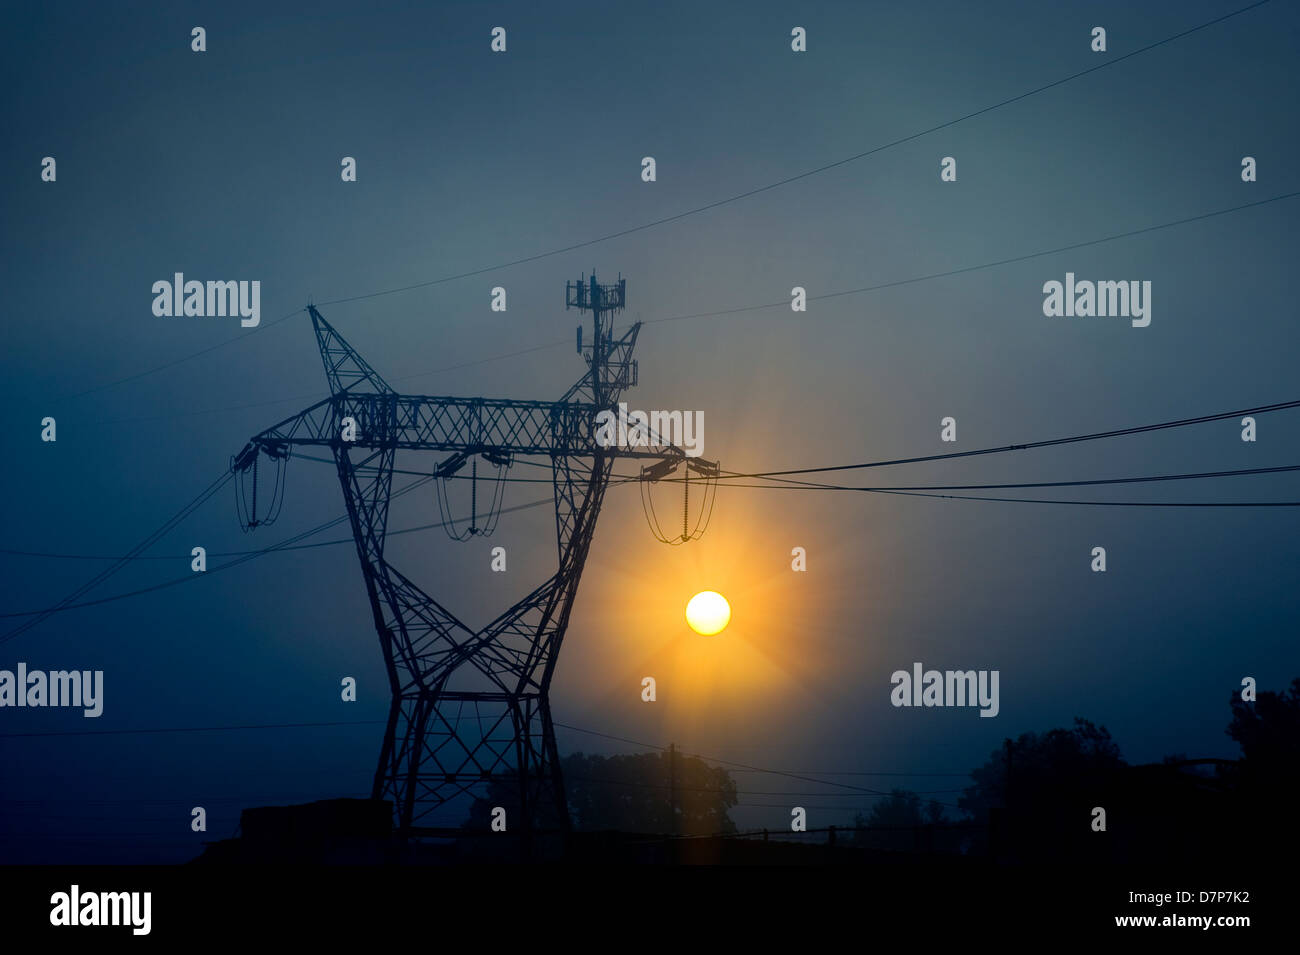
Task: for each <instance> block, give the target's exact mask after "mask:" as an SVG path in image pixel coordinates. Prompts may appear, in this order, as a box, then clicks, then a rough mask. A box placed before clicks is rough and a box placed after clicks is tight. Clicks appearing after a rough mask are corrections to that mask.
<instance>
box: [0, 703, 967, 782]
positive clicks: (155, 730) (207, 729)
mask: <svg viewBox="0 0 1300 955" xmlns="http://www.w3.org/2000/svg"><path fill="white" fill-rule="evenodd" d="M387 722H388V721H387V720H383V719H374V720H329V721H317V722H295V723H239V724H234V725H227V726H177V727H150V728H143V729H118V730H53V731H39V732H22V733H0V739H32V738H49V737H57V736H133V735H156V734H171V733H212V732H225V731H243V730H264V729H307V728H316V727H335V726H375V725H379V724H387ZM555 725H556V726H559V727H563V728H564V729H569V730H574V731H576V732H579V733H586V734H588V735H591V736H599V737H602V738H604V739H610V740H616V741H618V742H622V743H630V744H632V745H634V746H640V747H642V748H645V749H651V750H655V751H661V750H664V749H667V747H665V746H657V745H656V744H654V743H646V742H644V741H641V740H633V739H627V738H625V737H621V736H613V735H611V734H609V733H601V732H598V731H596V730H589V729H584V728H583V727H581V726H574V725H572V724H570V723H559V722H557V723H556V724H555ZM682 755H685V756H693V757H695V758H696V759H702V760H705V761H707V762H711V763H721V764H724V765H727V764H730V765H734V766H736V767H739V768H740V769H743V770H745V771H747V772H755V773H768V774H771V775H777V776H786V777H789V778H792V779H802V780H803V781H805V782H812V783H816V784H818V785H821V786H835V787H838V788H841V789H847V790H852V791H853V793H867V794H869V795H873V796H889V795H892V793H887V792H881V791H879V790H874V789H867V788H865V787H862V786H852V785H850V784H848V783H841V782H837V781H835V780H828V779H816V778H813V777H811V776H809V775H807V774H804V773H792V772H787V771H785V770H779V769H764V768H762V767H758V766H749V765H746V764H743V763H732V761H730V760H725V759H719V758H717V757H712V756H703V755H701V754H699V753H683V754H682ZM827 775H832V773H828V774H827ZM835 775H889V774H884V773H856V772H854V773H835ZM893 775H953V776H956V775H969V774H957V773H952V774H940V773H924V774H922V773H898V774H893ZM938 791H939V790H936V792H938ZM947 791H951V792H964V791H965V790H947ZM745 792H746V793H747V794H750V795H779V794H777V793H751V792H749V791H745ZM808 795H814V796H834V795H837V794H836V793H827V792H818V793H809V794H808Z"/></svg>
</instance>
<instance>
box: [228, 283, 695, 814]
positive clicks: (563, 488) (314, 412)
mask: <svg viewBox="0 0 1300 955" xmlns="http://www.w3.org/2000/svg"><path fill="white" fill-rule="evenodd" d="M626 296H627V283H626V281H625V280H623V279H621V278H620V279H619V281H618V282H617V283H616V284H612V285H600V284H598V283H597V281H596V276H595V275H594V274H593V275H592V276H591V278H590V280H589V281H588V280H583V281H579V282H570V283H568V284H567V288H566V307H576V308H578V309H582V310H584V311H589V312H591V316H592V326H593V331H594V335H593V337H592V340H591V342H590V343H589V344H588V345H586V346H584V345H583V342H582V331H583V329H582V327H581V326H579V328H578V338H577V341H578V351H579V353H580V354H582V355H583V357H584V358H585V359H586V361H587V364H588V370H587V372H586V373H585V374H584V375H583V376H582V378H581V379H579V380H578V381H577V382H576V383H575V384H574V385H573V387H571V388H570V389H569V390H568V391H567V392H566V393H565V394H564V396H563V397H562V398H561V399H560V400H559V401H550V402H547V401H511V400H502V399H492V398H446V397H427V396H422V395H401V394H398V393H397V392H395V391H394V390H393V389H392V388H390V387H389V386H388V384H387V383H386V382H385V381H384V380H383V379H382V378H381V377H380V376H379V375H378V374H377V373H376V372H375V370H374V369H373V368H371V367H370V365H369V364H367V362H366V361H365V359H364V358H362V357H361V356H360V355H359V354H358V353H357V351H356V350H355V349H354V348H352V346H351V345H349V344H348V343H347V342H346V341H345V340H344V339H343V336H341V335H340V334H339V333H338V332H337V331H335V330H334V328H333V327H331V326H330V324H329V323H328V322H326V321H325V319H324V318H323V317H322V316H321V314H320V312H319V311H318V310H317V309H316V308H315V306H308V312H309V313H310V315H311V320H312V326H313V328H314V329H315V332H316V342H317V344H318V346H319V347H320V353H321V359H322V361H323V362H324V365H325V376H326V378H327V379H328V381H329V388H330V397H328V398H326V399H325V400H323V401H321V402H318V403H317V404H315V405H312V406H311V407H310V408H307V409H306V410H305V411H303V412H301V413H300V414H297V415H294V416H293V417H291V418H287V419H285V420H284V421H281V422H280V423H279V424H277V425H275V426H274V427H271V428H268V429H267V430H265V431H263V432H262V433H261V434H258V435H256V436H255V437H253V438H252V439H250V441H249V442H248V444H247V445H246V446H245V447H244V449H243V450H242V451H241V452H240V454H239V455H237V456H236V457H235V459H234V461H233V463H232V468H233V469H235V470H237V471H240V472H246V471H248V470H249V469H251V468H253V467H254V466H255V464H256V462H257V460H258V458H259V456H263V455H264V456H266V457H269V458H272V459H274V460H275V461H277V462H281V461H283V460H284V459H285V458H286V456H287V455H289V454H291V453H292V452H293V450H294V449H295V448H300V447H316V448H328V449H329V450H330V451H331V452H332V453H333V457H334V462H335V464H336V467H337V470H338V478H339V482H340V484H341V485H342V487H343V497H344V500H345V501H346V503H347V512H348V518H349V520H350V522H351V526H352V533H353V536H354V538H355V540H356V547H357V555H358V557H359V558H360V560H361V570H362V574H363V575H364V577H365V583H366V593H367V595H368V596H369V599H370V608H371V613H372V615H373V617H374V624H375V629H376V630H377V631H378V634H379V643H380V646H381V648H382V650H383V653H384V661H385V663H386V665H387V670H388V679H389V684H390V686H391V689H392V695H393V696H392V705H391V707H390V709H389V714H388V726H387V729H386V731H385V733H384V742H383V747H382V749H381V751H380V756H379V765H378V768H377V769H376V770H375V777H374V786H373V792H372V794H373V796H374V797H375V798H381V799H391V800H392V801H393V804H394V807H395V808H394V813H395V816H396V818H395V824H396V826H397V828H398V830H399V832H401V833H402V834H404V835H406V836H418V835H421V834H432V833H434V832H435V831H437V830H435V829H434V828H433V827H429V826H424V825H422V820H424V819H425V817H427V816H428V815H429V814H430V813H431V812H433V811H434V810H435V809H437V808H438V807H440V806H442V805H445V804H446V803H447V802H448V801H450V800H452V799H456V798H457V797H460V796H462V795H463V794H471V795H479V794H483V793H485V792H486V791H487V789H488V787H489V786H490V785H492V784H494V783H495V784H498V785H500V786H504V787H506V789H507V791H509V792H510V793H511V794H512V802H513V809H514V811H516V812H518V813H519V814H520V816H522V819H519V818H518V817H514V816H511V817H510V820H509V822H508V825H509V828H510V829H512V830H514V829H517V828H523V829H524V830H525V832H528V831H532V830H535V829H543V828H546V829H557V828H567V827H568V824H569V815H568V812H567V809H566V805H565V795H564V786H563V784H562V781H561V778H560V768H559V757H558V753H557V751H556V745H555V730H554V726H553V724H552V722H551V711H550V704H549V701H548V697H547V693H548V689H549V687H550V684H551V677H552V676H553V675H554V672H555V663H556V657H557V655H558V654H559V650H560V644H561V642H562V641H563V639H564V632H565V629H566V627H567V626H568V622H569V613H570V611H571V610H572V608H573V600H574V596H575V594H576V593H577V589H578V581H579V578H580V577H581V576H582V568H583V564H584V563H585V561H586V559H587V553H588V550H589V549H590V547H591V538H592V534H593V532H594V531H595V528H596V518H597V516H598V515H599V513H600V506H601V502H602V500H603V499H604V496H605V490H606V488H607V486H608V483H609V477H610V471H611V467H612V464H613V461H614V460H615V459H616V458H618V457H632V458H648V459H658V460H659V461H671V462H680V461H682V460H684V456H685V452H684V451H682V449H680V448H678V447H676V446H674V445H671V444H666V443H664V442H663V441H662V439H661V438H659V437H658V436H654V437H653V438H652V441H653V442H654V443H652V444H651V445H648V446H646V447H644V448H642V449H640V450H636V449H627V448H617V447H606V446H602V445H601V444H600V443H598V441H597V440H596V425H595V418H596V415H597V414H598V413H599V412H600V411H602V410H612V411H615V413H617V405H618V402H619V398H620V396H621V395H622V393H623V391H624V390H625V389H627V388H630V387H632V386H633V385H635V384H636V376H637V366H636V363H635V362H634V361H633V360H632V350H633V348H634V346H635V345H636V339H637V333H638V332H639V331H640V327H641V325H640V322H637V323H635V324H634V325H632V326H631V327H630V328H629V329H628V330H627V331H626V332H624V333H623V335H622V336H621V337H617V338H616V337H615V336H614V331H613V316H614V314H615V313H616V312H618V311H620V310H621V309H622V308H623V307H624V305H625V304H626ZM349 428H351V430H349ZM346 436H354V439H353V440H347V439H346ZM416 452H442V453H444V454H445V453H447V452H450V453H451V455H452V456H451V457H450V458H447V459H446V460H444V461H442V462H441V463H440V464H438V465H437V466H436V467H434V468H426V469H425V470H424V472H423V473H427V474H430V475H435V476H445V475H447V474H448V473H449V472H450V471H453V470H455V469H459V468H460V467H461V466H463V465H464V463H465V461H466V459H470V458H475V459H476V458H477V457H483V458H484V459H485V460H487V461H488V462H489V463H491V464H493V465H494V466H497V467H503V466H504V467H508V466H509V465H510V463H512V462H513V461H514V460H515V458H517V457H525V458H526V457H530V456H535V457H538V458H547V459H549V460H550V466H551V473H552V477H553V482H552V483H553V486H554V492H555V531H556V544H557V548H558V557H559V560H558V566H557V569H556V571H555V573H554V574H552V575H551V577H550V578H548V579H547V580H546V581H545V582H544V583H542V584H541V586H539V587H537V589H535V590H534V591H532V593H530V594H528V596H526V597H524V598H523V599H522V600H520V601H519V602H518V603H516V604H515V605H514V606H513V607H511V608H510V609H508V610H506V611H505V612H504V613H502V614H501V615H500V616H498V617H497V618H496V619H495V620H493V621H492V622H491V623H489V624H487V626H485V627H483V628H482V629H481V630H474V629H472V628H470V627H469V626H467V625H466V624H465V623H464V622H462V621H461V620H460V619H458V618H457V617H456V616H455V615H454V614H453V613H452V612H451V611H450V610H448V609H447V608H446V607H444V606H443V605H442V604H441V603H439V602H438V601H437V600H435V599H434V598H433V597H431V596H430V595H429V594H427V593H425V592H424V591H423V590H421V589H420V588H419V587H418V586H416V584H414V583H413V582H412V581H411V580H410V579H409V578H407V577H406V576H405V575H404V574H402V573H401V572H400V571H399V570H398V569H397V568H396V567H394V566H393V565H392V564H391V563H389V561H388V560H387V559H386V557H385V554H384V545H385V537H386V534H387V523H388V509H389V496H390V493H391V489H392V477H393V472H394V463H395V460H396V459H397V457H398V455H399V454H401V455H403V457H404V459H405V456H406V455H408V453H416ZM403 463H405V460H404V462H403ZM470 527H471V530H475V531H476V530H477V528H475V527H474V517H473V516H471V521H470ZM520 823H522V825H520Z"/></svg>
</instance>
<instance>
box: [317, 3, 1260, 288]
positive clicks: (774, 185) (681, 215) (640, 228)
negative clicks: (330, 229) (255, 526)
mask: <svg viewBox="0 0 1300 955" xmlns="http://www.w3.org/2000/svg"><path fill="white" fill-rule="evenodd" d="M1269 2H1270V0H1258V2H1257V3H1252V4H1250V5H1248V6H1245V7H1241V8H1240V9H1238V10H1234V11H1232V12H1231V13H1226V14H1224V15H1223V16H1220V17H1215V18H1214V19H1213V20H1207V21H1206V22H1204V23H1201V24H1198V25H1197V26H1194V27H1192V28H1190V29H1187V30H1183V31H1182V32H1181V33H1175V34H1174V35H1173V36H1168V37H1165V38H1164V39H1162V40H1157V41H1155V42H1154V43H1148V44H1147V45H1146V46H1143V47H1139V48H1138V49H1136V50H1133V51H1132V52H1130V53H1125V54H1123V55H1122V56H1117V57H1113V58H1109V57H1108V58H1107V59H1106V60H1105V61H1104V62H1102V63H1099V64H1097V65H1096V66H1091V67H1088V68H1087V69H1086V70H1080V71H1078V72H1077V73H1072V74H1070V75H1069V76H1066V77H1063V78H1061V79H1059V80H1054V81H1052V82H1051V83H1044V84H1043V85H1042V86H1038V87H1035V88H1034V89H1031V90H1029V91H1028V92H1025V93H1020V94H1018V95H1016V96H1012V97H1009V98H1007V99H1004V100H1001V101H999V102H997V103H993V104H992V105H990V106H985V107H983V108H981V109H977V110H975V111H973V112H970V113H966V114H965V115H963V116H958V117H957V118H956V119H950V120H948V121H947V122H944V123H939V124H937V125H935V126H931V127H929V128H927V129H923V130H921V131H920V132H916V133H912V134H910V135H908V136H903V137H900V138H899V139H895V140H893V141H891V142H888V143H884V144H883V145H880V146H875V147H873V148H871V149H867V150H864V151H863V152H860V153H855V154H854V155H852V156H846V157H845V158H843V159H837V160H835V161H834V162H829V163H826V164H825V165H822V166H818V167H816V168H815V169H809V170H807V171H806V172H801V173H798V174H796V175H793V176H787V177H785V178H784V179H778V180H777V181H776V182H771V183H768V184H767V185H765V186H758V187H757V188H754V189H748V190H746V191H745V192H740V193H737V194H736V195H734V196H729V197H727V198H725V199H717V200H715V201H713V202H709V203H705V204H704V205H702V206H696V207H695V208H693V209H687V210H686V211H684V212H678V213H675V214H673V215H670V216H664V217H663V218H660V219H654V220H652V221H650V222H645V223H642V224H641V225H637V226H631V227H629V228H626V229H620V230H619V231H617V232H610V233H608V234H606V235H602V236H598V237H597V238H594V239H588V240H586V241H585V242H577V243H574V244H573V245H567V246H564V247H563V248H558V249H551V250H550V251H548V252H539V253H537V254H535V255H529V256H525V257H523V258H520V259H513V260H511V261H509V262H505V263H503V264H501V265H493V266H488V267H485V268H481V269H474V270H472V271H468V272H460V273H458V274H456V275H448V276H444V277H443V278H439V279H430V280H429V281H427V282H416V283H413V284H411V285H402V286H398V287H396V288H388V289H380V290H378V291H375V292H366V293H364V294H362V295H350V296H348V297H346V298H336V299H332V300H330V301H326V302H320V303H318V304H320V305H338V304H342V303H344V302H357V301H361V300H363V299H370V298H378V297H380V296H382V295H393V294H396V293H398V292H409V291H412V290H414V289H420V288H428V287H429V286H432V285H441V284H442V283H444V282H451V281H454V280H456V279H461V278H469V277H471V276H474V275H482V274H483V273H485V272H495V271H497V270H498V269H504V268H509V267H511V266H515V265H523V264H524V263H527V262H536V261H538V260H539V259H545V258H549V257H551V256H554V255H561V254H563V253H565V252H573V251H575V250H577V249H584V248H587V247H588V246H592V245H596V244H597V243H600V242H607V241H609V240H610V239H618V238H622V237H623V236H627V235H632V234H634V233H637V232H644V231H645V230H647V229H653V228H656V227H657V226H661V225H666V224H667V223H669V222H676V221H678V220H679V219H685V218H687V217H688V216H694V215H699V214H700V213H702V212H707V211H709V210H710V209H717V208H718V207H720V206H725V205H729V204H731V203H733V202H739V201H740V200H742V199H748V198H750V197H752V196H757V195H759V194H761V193H764V192H770V191H771V190H773V189H778V188H780V187H781V186H786V185H789V184H790V183H792V182H798V181H799V180H801V179H808V178H809V177H811V176H816V175H819V174H821V173H823V172H828V171H829V170H831V169H836V168H838V167H840V166H843V165H846V164H848V163H851V162H857V161H858V160H860V159H865V158H867V157H868V156H874V155H875V154H876V153H880V152H884V151H885V150H887V149H892V148H893V147H895V146H901V145H903V144H904V143H910V142H912V141H913V140H916V139H920V138H921V137H923V136H928V135H930V134H931V133H936V132H938V131H940V130H942V129H948V128H950V127H952V126H956V125H957V124H959V123H964V122H966V121H967V120H969V119H974V118H975V117H977V116H983V115H984V114H986V113H991V112H993V111H994V110H998V109H1001V108H1002V107H1004V106H1010V105H1011V104H1012V103H1018V102H1020V101H1021V100H1024V99H1028V98H1029V97H1031V96H1036V95H1038V94H1039V93H1042V92H1045V91H1047V90H1050V89H1053V88H1055V87H1057V86H1062V85H1064V84H1065V83H1069V82H1071V81H1073V80H1077V79H1079V78H1080V77H1083V76H1087V75H1088V74H1089V73H1096V72H1098V71H1099V70H1104V69H1108V68H1110V67H1112V66H1115V65H1117V64H1119V63H1122V62H1124V61H1125V60H1128V59H1132V58H1133V57H1135V56H1139V55H1141V54H1143V53H1147V52H1149V51H1151V50H1154V49H1156V48H1157V47H1161V46H1164V45H1165V44H1167V43H1173V42H1174V41H1175V40H1181V39H1182V38H1184V37H1187V36H1190V35H1192V34H1193V33H1197V32H1199V31H1201V30H1204V29H1207V28H1208V27H1212V26H1214V25H1216V24H1219V23H1222V22H1223V21H1225V20H1230V19H1232V18H1233V17H1235V16H1240V15H1241V14H1243V13H1246V12H1248V11H1250V10H1254V9H1255V8H1257V7H1262V6H1264V5H1265V4H1267V3H1269Z"/></svg>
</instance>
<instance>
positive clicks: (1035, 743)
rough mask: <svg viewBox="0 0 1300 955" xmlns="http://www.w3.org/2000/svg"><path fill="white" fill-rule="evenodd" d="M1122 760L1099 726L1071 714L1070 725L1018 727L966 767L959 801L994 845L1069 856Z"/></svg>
mask: <svg viewBox="0 0 1300 955" xmlns="http://www.w3.org/2000/svg"><path fill="white" fill-rule="evenodd" d="M1125 765H1126V763H1125V762H1124V759H1123V757H1122V756H1121V755H1120V750H1119V747H1118V746H1117V745H1116V744H1115V742H1114V740H1112V739H1111V736H1110V733H1109V731H1107V729H1106V728H1105V727H1104V726H1101V727H1098V726H1094V725H1093V724H1092V723H1091V722H1089V721H1088V720H1084V719H1079V718H1078V717H1075V720H1074V728H1073V729H1060V728H1058V729H1053V730H1049V731H1047V732H1046V733H1041V734H1040V733H1022V734H1021V735H1020V736H1019V738H1017V739H1016V740H1015V741H1014V742H1013V741H1010V740H1008V741H1007V743H1006V744H1005V745H1004V746H1003V748H1001V749H997V750H994V751H993V752H992V753H991V754H990V756H989V759H988V761H987V762H985V763H984V765H983V766H980V767H979V768H978V769H975V770H973V771H972V772H971V778H972V779H973V780H974V785H972V786H970V787H968V788H967V789H966V792H965V794H964V795H963V796H962V797H961V799H960V800H959V801H958V805H960V806H961V808H962V809H964V810H965V811H966V812H968V813H970V815H971V816H972V817H973V818H974V821H976V822H978V823H980V824H982V825H984V826H985V827H986V828H987V829H988V830H989V832H990V836H991V838H992V839H993V840H994V842H995V843H997V844H996V845H995V846H993V847H991V848H992V849H993V850H994V851H995V852H998V853H1002V854H1007V855H1009V856H1011V857H1013V858H1019V859H1022V860H1029V859H1035V858H1043V857H1047V856H1062V855H1064V856H1068V855H1071V854H1072V853H1073V851H1074V849H1073V847H1076V846H1077V845H1079V844H1080V841H1081V840H1082V839H1084V838H1086V836H1087V834H1088V831H1089V829H1088V824H1087V820H1088V818H1089V814H1090V811H1091V809H1092V807H1094V806H1096V805H1098V802H1097V800H1098V799H1099V798H1101V793H1103V792H1105V791H1107V787H1108V786H1109V785H1110V784H1111V782H1112V780H1113V777H1114V774H1115V771H1116V770H1118V769H1121V768H1122V767H1124V766H1125Z"/></svg>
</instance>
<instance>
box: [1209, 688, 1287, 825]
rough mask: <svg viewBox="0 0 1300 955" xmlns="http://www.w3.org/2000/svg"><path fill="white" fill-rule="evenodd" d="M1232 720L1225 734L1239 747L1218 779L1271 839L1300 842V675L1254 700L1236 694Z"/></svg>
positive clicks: (1241, 809) (1252, 821)
mask: <svg viewBox="0 0 1300 955" xmlns="http://www.w3.org/2000/svg"><path fill="white" fill-rule="evenodd" d="M1231 705H1232V722H1230V723H1229V724H1228V727H1227V729H1226V730H1225V732H1226V733H1227V734H1228V736H1230V737H1232V739H1234V740H1235V741H1236V742H1237V744H1238V745H1239V746H1241V759H1240V760H1239V761H1238V762H1237V764H1236V765H1235V766H1229V767H1221V768H1220V778H1222V779H1223V780H1225V781H1226V782H1227V783H1228V784H1230V785H1231V786H1232V787H1233V788H1234V789H1235V790H1236V795H1237V798H1238V800H1239V805H1240V809H1239V812H1240V813H1241V815H1242V816H1243V817H1244V819H1246V820H1248V821H1250V822H1251V823H1252V824H1253V825H1254V826H1255V827H1256V828H1257V829H1258V830H1259V831H1260V833H1261V834H1263V835H1264V836H1266V837H1267V838H1268V839H1269V840H1270V842H1272V843H1274V844H1277V840H1278V839H1285V840H1289V842H1290V844H1291V845H1295V844H1296V843H1297V842H1300V822H1298V821H1297V818H1296V814H1295V794H1296V787H1297V786H1298V785H1300V677H1297V678H1296V679H1294V680H1292V681H1291V686H1290V687H1289V688H1287V689H1286V690H1283V691H1282V692H1280V693H1278V692H1274V691H1272V690H1261V691H1260V692H1259V693H1258V695H1257V698H1256V699H1255V701H1254V702H1248V701H1245V700H1242V699H1241V697H1240V695H1239V694H1236V693H1234V694H1233V697H1232V701H1231Z"/></svg>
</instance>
